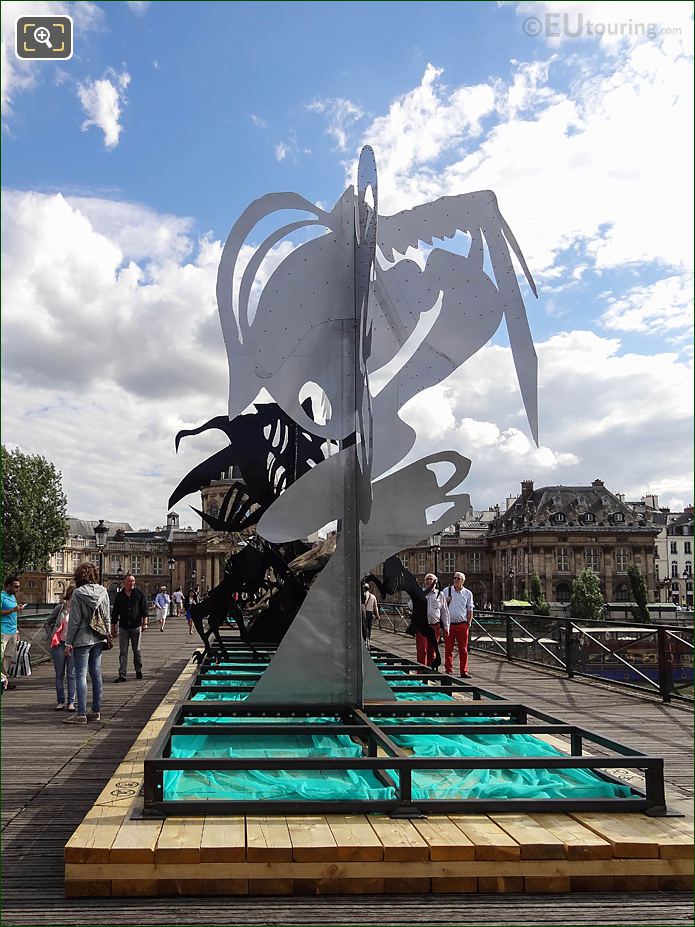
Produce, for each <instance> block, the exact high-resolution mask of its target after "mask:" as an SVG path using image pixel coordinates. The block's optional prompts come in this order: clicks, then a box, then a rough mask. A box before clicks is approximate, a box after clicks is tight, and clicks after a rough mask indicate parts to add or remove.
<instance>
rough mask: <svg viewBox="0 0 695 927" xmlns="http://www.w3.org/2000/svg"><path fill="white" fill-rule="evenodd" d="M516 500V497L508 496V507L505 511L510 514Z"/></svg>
mask: <svg viewBox="0 0 695 927" xmlns="http://www.w3.org/2000/svg"><path fill="white" fill-rule="evenodd" d="M516 499H517V497H516V496H507V507H506V509H505V511H507V512H508V511H509V510H510V508H511V507H512V506H513V505H514V503H515V502H516Z"/></svg>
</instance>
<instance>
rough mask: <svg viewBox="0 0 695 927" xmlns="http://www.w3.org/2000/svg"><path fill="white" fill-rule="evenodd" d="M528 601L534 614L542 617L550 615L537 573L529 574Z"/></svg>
mask: <svg viewBox="0 0 695 927" xmlns="http://www.w3.org/2000/svg"><path fill="white" fill-rule="evenodd" d="M529 601H530V603H531V605H533V611H534V614H536V615H542V616H543V615H549V614H550V606H549V605H548V603H547V602H546V599H545V593H544V592H543V586H542V585H541V578H540V576H539V575H538V573H531V593H530V595H529Z"/></svg>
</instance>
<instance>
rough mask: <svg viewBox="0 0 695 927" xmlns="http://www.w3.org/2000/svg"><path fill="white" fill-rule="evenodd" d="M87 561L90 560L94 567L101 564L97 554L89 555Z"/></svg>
mask: <svg viewBox="0 0 695 927" xmlns="http://www.w3.org/2000/svg"><path fill="white" fill-rule="evenodd" d="M89 559H90V562H91V563H93V564H94V566H99V564H100V563H101V557H100V556H99V554H90V555H89Z"/></svg>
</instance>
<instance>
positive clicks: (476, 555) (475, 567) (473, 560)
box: [468, 550, 481, 573]
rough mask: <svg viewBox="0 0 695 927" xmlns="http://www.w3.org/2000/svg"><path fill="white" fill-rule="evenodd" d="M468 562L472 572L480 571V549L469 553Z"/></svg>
mask: <svg viewBox="0 0 695 927" xmlns="http://www.w3.org/2000/svg"><path fill="white" fill-rule="evenodd" d="M468 563H469V569H470V571H471V573H480V563H481V553H480V551H479V550H474V551H471V553H470V554H469V555H468Z"/></svg>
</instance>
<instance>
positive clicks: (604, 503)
mask: <svg viewBox="0 0 695 927" xmlns="http://www.w3.org/2000/svg"><path fill="white" fill-rule="evenodd" d="M596 483H597V484H598V485H596V484H595V485H592V486H543V487H541V488H539V489H531V491H530V492H529V491H526V492H525V491H523V489H522V494H521V495H520V496H519V497H518V498H517V500H516V502H514V503H513V504H512V505H511V506H510V508H508V509H507V511H506V512H503V513H502V514H501V515H500V516H499V517H498V518H496V519H495V521H494V522H493V523H492V525H491V526H490V534H491V535H492V536H499V535H503V534H516V533H519V532H523V531H549V530H550V531H554V532H555V531H572V532H577V531H586V532H587V533H593V534H595V533H596V532H597V531H601V530H608V531H611V532H615V531H630V532H635V531H644V532H649V533H650V534H652V535H656V534H657V533H658V531H659V528H658V526H656V525H655V524H654V523H653V520H652V516H651V513H648V512H646V513H642V512H635V510H634V509H632V508H631V507H630V506H629V505H627V504H626V503H625V502H623V501H622V500H621V499H619V498H618V497H617V496H616V495H615V494H614V493H612V492H611V491H610V490H608V489H606V487H605V486H604V485H603V484H602V483H600V481H598V480H597V481H596ZM531 486H532V484H531Z"/></svg>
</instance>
